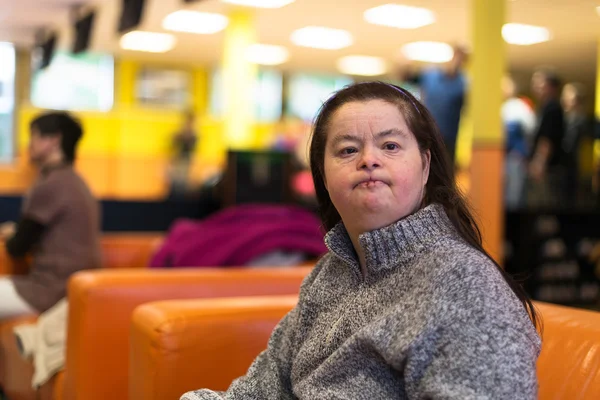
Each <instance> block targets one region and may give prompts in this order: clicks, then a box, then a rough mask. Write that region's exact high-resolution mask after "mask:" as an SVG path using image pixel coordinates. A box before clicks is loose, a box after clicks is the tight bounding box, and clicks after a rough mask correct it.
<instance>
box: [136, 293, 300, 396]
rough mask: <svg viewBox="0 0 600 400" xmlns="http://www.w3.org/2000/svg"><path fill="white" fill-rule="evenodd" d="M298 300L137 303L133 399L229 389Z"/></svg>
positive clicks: (284, 298) (270, 298)
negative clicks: (196, 390)
mask: <svg viewBox="0 0 600 400" xmlns="http://www.w3.org/2000/svg"><path fill="white" fill-rule="evenodd" d="M297 301H298V297H297V296H270V297H255V298H238V299H205V300H170V301H162V302H154V303H149V304H146V305H142V306H140V307H138V308H137V309H136V310H135V312H134V314H133V322H132V329H131V340H130V361H129V399H135V400H164V399H179V397H180V396H181V395H182V394H183V393H185V392H187V391H190V390H194V389H198V388H207V389H213V390H221V391H222V390H226V389H227V388H228V387H229V385H230V384H231V381H232V380H234V379H235V378H237V377H239V376H242V375H244V374H245V373H246V371H247V370H248V367H249V366H250V364H251V363H252V361H253V360H254V359H255V358H256V356H257V355H258V354H259V353H260V352H261V351H263V350H264V349H265V348H266V346H267V342H268V340H269V337H270V336H271V332H272V331H273V328H275V326H276V325H277V323H278V322H279V321H280V320H281V319H282V318H283V317H284V316H285V314H287V313H288V312H289V311H290V310H291V309H292V308H293V307H294V306H295V305H296V303H297ZM150 349H152V351H149V350H150ZM167 359H168V360H169V361H168V362H164V361H165V360H167ZM171 360H173V362H171Z"/></svg>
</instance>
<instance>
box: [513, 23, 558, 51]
mask: <svg viewBox="0 0 600 400" xmlns="http://www.w3.org/2000/svg"><path fill="white" fill-rule="evenodd" d="M502 37H503V38H504V40H505V41H506V42H507V43H510V44H517V45H520V46H529V45H532V44H536V43H542V42H547V41H548V40H550V38H551V35H550V31H549V30H548V29H546V28H544V27H542V26H533V25H525V24H504V26H503V27H502Z"/></svg>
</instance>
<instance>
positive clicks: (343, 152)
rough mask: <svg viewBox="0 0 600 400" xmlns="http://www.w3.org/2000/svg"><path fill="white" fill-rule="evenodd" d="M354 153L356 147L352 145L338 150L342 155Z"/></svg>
mask: <svg viewBox="0 0 600 400" xmlns="http://www.w3.org/2000/svg"><path fill="white" fill-rule="evenodd" d="M354 153H356V149H355V148H354V147H346V148H345V149H342V151H340V154H341V155H343V156H348V155H350V154H354Z"/></svg>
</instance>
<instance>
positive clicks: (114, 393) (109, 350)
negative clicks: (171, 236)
mask: <svg viewBox="0 0 600 400" xmlns="http://www.w3.org/2000/svg"><path fill="white" fill-rule="evenodd" d="M310 270H311V269H310V268H290V269H272V268H271V269H242V268H237V269H235V268H234V269H205V268H203V269H183V270H177V269H169V270H154V269H150V270H148V269H133V270H123V269H101V270H89V271H82V272H79V273H77V274H75V275H74V276H73V278H72V279H71V280H70V282H69V289H68V296H69V318H68V331H67V337H68V339H67V354H66V365H65V370H66V375H65V382H64V387H65V393H66V398H71V397H70V396H73V393H76V394H77V395H76V398H84V399H86V400H100V399H106V398H126V397H127V385H128V380H127V368H128V355H129V332H130V325H131V316H132V314H133V310H134V309H135V308H136V307H137V306H139V305H142V304H144V303H148V302H152V301H159V300H172V299H194V298H212V297H240V296H259V295H289V294H297V293H298V292H299V289H300V284H301V282H302V280H303V279H304V277H305V276H306V275H307V274H308V272H309V271H310ZM90 360H94V361H93V362H90ZM73 398H74V397H73Z"/></svg>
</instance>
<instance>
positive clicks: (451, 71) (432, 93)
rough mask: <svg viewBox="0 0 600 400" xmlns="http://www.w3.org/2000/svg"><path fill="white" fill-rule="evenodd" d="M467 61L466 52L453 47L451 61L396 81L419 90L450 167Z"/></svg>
mask: <svg viewBox="0 0 600 400" xmlns="http://www.w3.org/2000/svg"><path fill="white" fill-rule="evenodd" d="M467 61H468V54H467V50H466V49H465V48H464V47H461V46H455V47H454V55H453V56H452V59H451V60H450V61H449V62H448V63H446V64H445V65H442V66H433V67H429V68H426V69H424V70H422V71H420V72H418V73H415V72H408V73H407V72H402V73H401V75H403V76H401V77H400V78H401V79H403V80H406V81H408V82H410V83H412V84H415V85H418V86H419V87H420V95H421V101H422V102H423V103H424V104H425V106H426V107H427V109H428V110H429V111H430V112H431V114H432V115H433V119H434V120H435V122H436V123H437V125H438V126H439V129H440V132H441V134H442V137H443V139H444V144H445V145H446V150H447V152H448V155H449V156H450V159H451V160H452V162H453V163H455V162H456V157H455V154H456V139H457V137H458V128H459V123H460V116H461V112H462V109H463V105H464V103H465V95H466V91H467V78H466V76H465V74H464V73H463V69H464V66H465V64H466V62H467Z"/></svg>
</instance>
